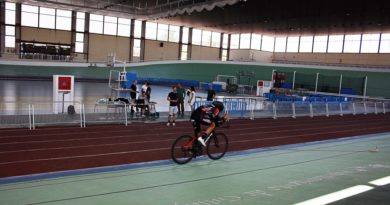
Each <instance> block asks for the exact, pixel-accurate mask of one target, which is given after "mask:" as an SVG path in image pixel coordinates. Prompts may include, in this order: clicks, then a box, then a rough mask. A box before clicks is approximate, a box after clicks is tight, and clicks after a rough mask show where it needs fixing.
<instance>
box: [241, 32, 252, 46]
mask: <svg viewBox="0 0 390 205" xmlns="http://www.w3.org/2000/svg"><path fill="white" fill-rule="evenodd" d="M250 46H251V34H250V33H242V34H241V35H240V49H249V48H250Z"/></svg>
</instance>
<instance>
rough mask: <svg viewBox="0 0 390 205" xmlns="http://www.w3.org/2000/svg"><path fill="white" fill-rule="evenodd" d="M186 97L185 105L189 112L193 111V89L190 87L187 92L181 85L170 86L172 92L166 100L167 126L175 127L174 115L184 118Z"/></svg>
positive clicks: (194, 93)
mask: <svg viewBox="0 0 390 205" xmlns="http://www.w3.org/2000/svg"><path fill="white" fill-rule="evenodd" d="M186 96H187V98H188V99H187V103H188V104H189V106H190V107H191V111H194V103H195V96H196V92H195V88H194V86H191V87H190V89H188V90H187V91H186V90H185V89H184V88H183V86H182V85H181V84H178V85H175V86H172V92H170V93H169V94H168V96H167V100H168V101H169V116H168V122H167V126H170V125H171V124H172V126H175V125H176V123H175V120H176V115H181V116H184V111H185V109H184V107H185V106H184V102H185V99H186Z"/></svg>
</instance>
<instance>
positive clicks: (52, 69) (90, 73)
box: [0, 62, 390, 98]
mask: <svg viewBox="0 0 390 205" xmlns="http://www.w3.org/2000/svg"><path fill="white" fill-rule="evenodd" d="M116 69H117V70H121V68H119V67H118V68H116ZM273 69H276V70H278V71H279V72H280V71H285V72H287V73H289V74H290V73H293V72H294V71H296V72H297V73H302V74H305V75H313V76H315V75H316V73H317V72H318V73H320V74H321V75H326V76H335V77H336V76H340V74H342V75H343V76H344V77H359V78H364V77H365V76H368V87H367V95H369V96H383V97H387V98H389V97H390V72H365V71H350V70H343V67H340V68H337V69H335V67H332V68H330V69H325V68H324V69H318V68H316V69H314V68H306V67H305V66H302V67H291V66H289V65H283V66H271V65H250V64H244V63H243V64H237V63H231V64H229V63H220V64H218V63H193V62H188V63H171V64H153V65H142V64H141V65H137V66H129V67H127V71H128V72H136V73H137V74H138V76H140V77H152V78H166V79H186V80H199V81H203V82H210V81H212V80H214V78H215V77H216V75H217V74H223V75H236V73H237V72H238V71H240V70H243V71H254V72H255V74H256V75H255V79H253V80H252V82H253V84H255V83H256V82H255V81H256V80H258V79H262V80H269V79H271V73H272V70H273ZM109 70H110V69H109V68H105V67H66V66H27V65H4V64H0V76H18V77H51V76H52V75H58V74H64V75H66V74H67V75H75V77H76V78H87V79H108V76H109ZM288 79H289V77H288Z"/></svg>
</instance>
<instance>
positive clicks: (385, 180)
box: [368, 176, 390, 186]
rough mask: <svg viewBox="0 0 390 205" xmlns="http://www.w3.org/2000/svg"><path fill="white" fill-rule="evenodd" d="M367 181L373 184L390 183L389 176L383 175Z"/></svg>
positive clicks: (382, 184)
mask: <svg viewBox="0 0 390 205" xmlns="http://www.w3.org/2000/svg"><path fill="white" fill-rule="evenodd" d="M368 183H370V184H373V185H375V186H384V185H387V184H390V176H388V177H383V178H380V179H377V180H374V181H370V182H368Z"/></svg>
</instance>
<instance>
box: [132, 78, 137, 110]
mask: <svg viewBox="0 0 390 205" xmlns="http://www.w3.org/2000/svg"><path fill="white" fill-rule="evenodd" d="M137 93H138V91H137V80H134V81H133V84H132V85H131V86H130V98H131V102H130V103H131V104H132V106H131V113H134V106H133V105H134V104H135V102H136V100H137Z"/></svg>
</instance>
